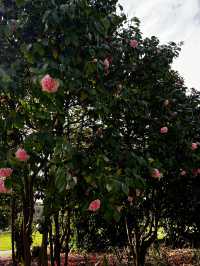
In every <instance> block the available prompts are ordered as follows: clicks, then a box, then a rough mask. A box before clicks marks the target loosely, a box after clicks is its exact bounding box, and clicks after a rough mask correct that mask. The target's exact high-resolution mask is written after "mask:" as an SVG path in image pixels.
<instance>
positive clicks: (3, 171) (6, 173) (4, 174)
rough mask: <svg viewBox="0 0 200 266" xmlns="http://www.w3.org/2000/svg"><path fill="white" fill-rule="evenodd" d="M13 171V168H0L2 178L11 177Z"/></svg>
mask: <svg viewBox="0 0 200 266" xmlns="http://www.w3.org/2000/svg"><path fill="white" fill-rule="evenodd" d="M12 172H13V170H12V169H11V168H0V177H9V176H11V174H12Z"/></svg>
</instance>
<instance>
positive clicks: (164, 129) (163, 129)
mask: <svg viewBox="0 0 200 266" xmlns="http://www.w3.org/2000/svg"><path fill="white" fill-rule="evenodd" d="M167 132H168V127H161V129H160V133H161V134H166V133H167Z"/></svg>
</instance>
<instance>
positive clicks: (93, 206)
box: [88, 199, 101, 212]
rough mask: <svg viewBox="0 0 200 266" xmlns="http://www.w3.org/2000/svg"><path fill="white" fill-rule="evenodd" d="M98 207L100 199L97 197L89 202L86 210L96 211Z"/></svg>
mask: <svg viewBox="0 0 200 266" xmlns="http://www.w3.org/2000/svg"><path fill="white" fill-rule="evenodd" d="M100 207H101V201H100V200H99V199H96V200H93V201H92V202H91V203H90V205H89V208H88V210H89V211H93V212H96V211H97V210H98V209H99V208H100Z"/></svg>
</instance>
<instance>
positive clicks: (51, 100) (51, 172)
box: [0, 0, 199, 266]
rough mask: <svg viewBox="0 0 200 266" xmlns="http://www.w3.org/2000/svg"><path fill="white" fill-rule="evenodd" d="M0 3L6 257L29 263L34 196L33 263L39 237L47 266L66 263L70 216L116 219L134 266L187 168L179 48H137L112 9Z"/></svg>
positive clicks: (134, 34)
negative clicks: (9, 229) (14, 251)
mask: <svg viewBox="0 0 200 266" xmlns="http://www.w3.org/2000/svg"><path fill="white" fill-rule="evenodd" d="M0 3H1V11H0V23H1V28H0V37H1V40H2V41H1V43H0V49H1V53H0V58H1V64H0V79H1V83H0V89H1V96H0V100H1V109H0V111H1V113H0V115H1V122H0V126H1V140H0V145H1V153H0V154H1V167H2V168H1V169H0V171H1V178H3V179H6V180H3V179H1V187H0V188H1V192H7V189H12V192H11V191H10V192H11V197H12V198H13V200H14V199H15V198H16V199H17V200H19V202H20V204H19V207H18V208H19V213H18V215H17V214H15V215H14V217H13V220H14V223H16V224H17V223H19V224H18V228H20V229H19V231H20V232H18V233H19V234H18V237H19V239H20V240H21V243H22V245H21V246H20V247H18V249H21V250H20V252H18V254H21V255H20V256H18V258H17V260H18V261H20V260H21V261H23V262H24V264H25V265H27V266H28V265H31V260H32V258H31V244H32V229H33V215H34V204H35V202H36V200H37V199H41V200H42V201H43V205H44V211H43V217H42V220H41V222H40V225H39V227H40V228H39V230H40V232H41V233H42V234H43V240H42V247H41V256H40V257H41V262H40V263H41V265H47V264H48V258H47V245H48V240H49V243H50V255H51V265H54V262H55V263H57V265H60V263H61V262H60V253H61V251H62V249H63V247H64V250H65V265H67V259H68V252H69V240H70V221H71V220H70V219H71V216H72V215H73V212H74V210H76V209H78V210H79V211H81V212H83V213H84V212H85V211H90V212H96V211H99V212H100V214H101V215H103V216H104V218H105V219H106V220H107V221H111V222H113V221H119V220H120V219H124V220H125V223H124V224H125V226H126V227H127V233H128V242H129V246H130V250H131V255H132V257H133V260H134V263H135V265H137V266H138V265H144V258H145V254H146V251H147V249H148V248H149V246H150V245H151V244H152V243H153V242H154V241H155V239H156V236H157V230H158V226H159V221H160V219H161V218H162V213H163V210H164V208H167V206H166V204H165V201H164V199H165V197H166V195H168V191H170V190H168V188H169V187H170V186H169V185H170V184H172V181H173V180H175V179H177V178H180V177H181V176H183V173H186V172H188V171H191V169H193V168H194V167H196V166H195V164H196V161H198V156H197V155H198V151H195V152H193V151H194V150H195V149H196V148H198V145H199V144H198V138H197V135H196V131H195V127H194V125H193V124H192V123H191V125H190V124H189V123H190V122H191V114H193V110H194V109H195V110H196V113H198V100H196V101H195V102H194V103H193V102H191V98H190V97H189V96H187V95H186V88H185V87H184V85H183V82H182V80H181V78H180V77H179V76H178V74H177V73H176V72H174V71H172V70H171V63H172V61H173V59H174V58H175V57H176V56H178V51H179V47H177V46H176V44H174V43H171V44H169V45H159V41H158V40H157V39H156V38H155V37H152V38H150V39H149V38H146V39H143V38H142V35H141V32H140V30H139V21H138V20H137V19H133V20H132V21H131V23H128V24H127V27H125V26H124V23H125V22H126V17H125V16H124V15H123V13H122V14H118V13H117V12H116V8H117V6H116V4H117V1H103V0H102V1H92V0H91V1H89V0H81V1H67V0H54V1H53V0H52V1H42V0H37V1H30V0H17V1H12V0H9V1H8V0H7V1H4V0H2V1H1V2H0ZM120 8H121V7H120ZM195 117H196V116H195ZM195 119H196V118H195ZM195 121H197V120H195ZM192 143H193V144H192ZM195 147H196V148H195ZM184 155H185V157H184ZM186 155H187V156H188V157H187V156H186ZM181 156H183V157H184V160H183V159H181V158H182V157H181ZM188 158H192V163H191V162H189V161H188ZM184 171H185V172H184ZM4 181H5V182H4ZM14 203H15V202H13V210H14V207H15V205H14ZM21 214H22V217H23V219H21V220H20V219H19V217H20V215H21ZM52 224H54V225H55V230H52V228H53V226H52ZM61 225H62V226H61ZM15 227H16V226H15ZM54 231H55V232H54ZM53 234H54V237H53ZM14 235H15V234H14ZM14 235H13V239H14V240H15V242H16V244H17V243H19V239H16V237H15V236H14ZM18 251H19V250H18ZM13 263H17V262H16V261H15V262H13Z"/></svg>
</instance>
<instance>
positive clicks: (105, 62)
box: [103, 58, 110, 71]
mask: <svg viewBox="0 0 200 266" xmlns="http://www.w3.org/2000/svg"><path fill="white" fill-rule="evenodd" d="M103 65H104V70H105V71H108V69H109V67H110V62H109V60H108V58H106V59H105V60H104V61H103Z"/></svg>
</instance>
